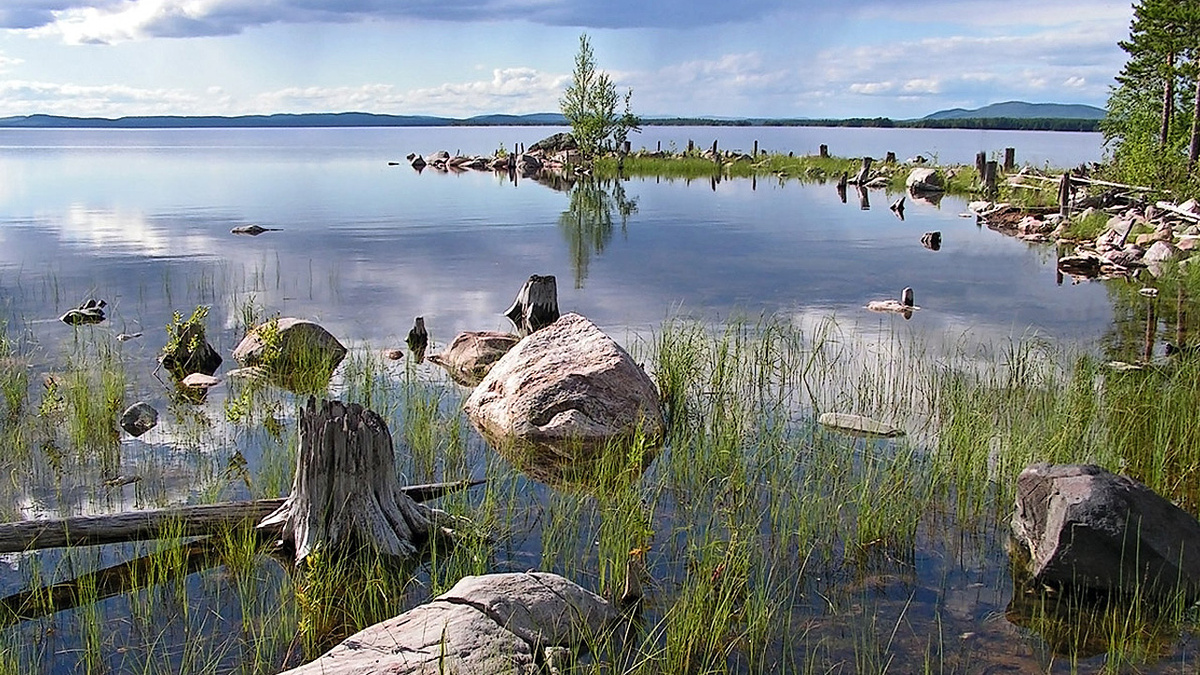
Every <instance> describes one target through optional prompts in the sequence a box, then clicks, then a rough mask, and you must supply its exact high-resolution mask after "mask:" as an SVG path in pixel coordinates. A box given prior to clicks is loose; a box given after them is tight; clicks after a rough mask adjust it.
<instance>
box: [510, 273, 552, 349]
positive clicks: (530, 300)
mask: <svg viewBox="0 0 1200 675" xmlns="http://www.w3.org/2000/svg"><path fill="white" fill-rule="evenodd" d="M504 316H506V317H508V319H509V321H512V322H513V325H514V326H516V327H517V333H519V334H520V335H521V337H524V336H526V335H529V334H530V333H532V332H534V331H536V330H538V329H539V328H545V327H546V326H549V325H550V324H552V323H554V322H555V321H558V282H557V281H556V280H555V278H554V275H552V274H547V275H545V276H539V275H537V274H534V275H531V276H530V277H529V279H528V280H527V281H526V282H525V285H524V286H521V290H520V291H518V292H517V297H516V299H515V300H513V304H512V306H511V307H509V308H508V309H507V310H505V311H504Z"/></svg>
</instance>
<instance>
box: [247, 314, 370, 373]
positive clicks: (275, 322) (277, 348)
mask: <svg viewBox="0 0 1200 675" xmlns="http://www.w3.org/2000/svg"><path fill="white" fill-rule="evenodd" d="M345 357H346V348H345V347H344V346H342V343H341V342H339V341H338V339H337V338H336V337H334V336H333V334H332V333H330V332H329V331H327V330H325V329H324V328H322V327H321V326H320V325H319V324H316V323H313V322H312V321H307V320H305V319H296V318H292V317H288V318H282V319H272V320H270V321H267V322H266V323H262V324H259V325H258V326H255V327H254V329H253V330H251V331H250V332H249V333H247V334H246V337H244V338H242V341H241V342H239V343H238V346H237V347H236V348H234V350H233V359H234V360H235V361H237V362H238V364H239V365H241V366H242V367H243V368H250V367H258V368H261V369H262V370H263V371H264V372H265V373H266V374H267V375H268V376H269V377H271V378H273V379H274V380H275V381H276V382H278V383H280V384H281V385H283V386H285V387H287V388H289V389H292V388H295V387H296V386H298V383H301V382H305V383H308V382H312V383H315V382H319V381H321V380H322V379H324V380H325V381H328V379H329V376H330V375H331V374H332V373H333V371H334V370H335V369H336V368H337V367H338V364H340V363H341V362H342V359H343V358H345Z"/></svg>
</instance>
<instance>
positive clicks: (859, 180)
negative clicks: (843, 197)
mask: <svg viewBox="0 0 1200 675" xmlns="http://www.w3.org/2000/svg"><path fill="white" fill-rule="evenodd" d="M873 161H875V160H873V159H871V158H870V157H863V158H862V167H861V168H860V169H859V170H858V175H856V176H855V177H854V181H853V182H854V184H855V185H862V184H863V183H866V182H867V176H869V175H870V173H871V162H873Z"/></svg>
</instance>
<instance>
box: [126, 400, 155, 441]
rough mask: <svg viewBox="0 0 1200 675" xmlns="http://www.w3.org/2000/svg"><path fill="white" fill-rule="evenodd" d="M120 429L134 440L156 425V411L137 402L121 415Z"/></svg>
mask: <svg viewBox="0 0 1200 675" xmlns="http://www.w3.org/2000/svg"><path fill="white" fill-rule="evenodd" d="M120 423H121V428H122V429H124V430H125V431H127V432H129V435H130V436H133V437H134V438H136V437H138V436H141V435H142V434H144V433H146V432H147V431H150V430H151V429H153V428H154V427H155V426H156V425H157V424H158V411H157V410H155V409H154V406H152V405H150V404H149V403H146V402H145V401H138V402H137V403H134V404H133V405H131V406H129V407H128V408H126V409H125V412H123V413H121V420H120Z"/></svg>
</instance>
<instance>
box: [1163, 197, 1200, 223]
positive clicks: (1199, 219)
mask: <svg viewBox="0 0 1200 675" xmlns="http://www.w3.org/2000/svg"><path fill="white" fill-rule="evenodd" d="M1154 207H1155V208H1159V209H1162V210H1164V211H1170V212H1171V213H1174V214H1175V215H1177V216H1183V217H1184V218H1187V219H1188V220H1190V221H1192V222H1193V223H1200V215H1197V214H1195V213H1192V212H1191V211H1184V210H1183V209H1181V208H1179V207H1178V206H1175V205H1174V204H1172V203H1171V202H1156V203H1155V204H1154Z"/></svg>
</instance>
